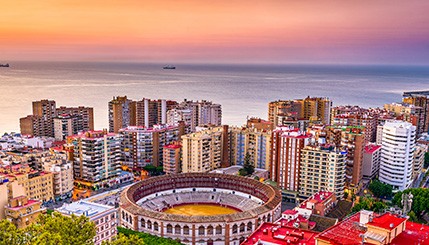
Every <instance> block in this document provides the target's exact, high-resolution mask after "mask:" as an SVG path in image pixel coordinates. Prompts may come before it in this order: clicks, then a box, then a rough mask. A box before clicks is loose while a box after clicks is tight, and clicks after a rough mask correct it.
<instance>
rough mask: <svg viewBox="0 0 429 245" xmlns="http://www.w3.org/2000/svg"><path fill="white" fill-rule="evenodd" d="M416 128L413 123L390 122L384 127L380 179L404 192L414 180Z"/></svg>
mask: <svg viewBox="0 0 429 245" xmlns="http://www.w3.org/2000/svg"><path fill="white" fill-rule="evenodd" d="M415 142H416V127H415V126H413V125H412V124H411V123H408V122H404V121H398V120H389V121H387V122H386V123H385V124H384V126H383V137H382V146H381V162H380V174H379V179H380V181H381V182H383V183H386V184H389V185H392V186H393V189H394V190H396V191H397V190H399V191H403V190H405V189H407V188H409V187H410V185H411V183H412V181H413V179H412V177H413V164H414V150H415Z"/></svg>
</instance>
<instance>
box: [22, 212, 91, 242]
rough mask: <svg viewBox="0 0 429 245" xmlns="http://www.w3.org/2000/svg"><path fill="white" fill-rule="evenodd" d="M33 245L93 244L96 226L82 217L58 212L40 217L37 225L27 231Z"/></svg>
mask: <svg viewBox="0 0 429 245" xmlns="http://www.w3.org/2000/svg"><path fill="white" fill-rule="evenodd" d="M25 232H26V234H28V236H29V239H30V242H31V244H61V245H73V244H82V245H85V244H93V239H94V236H95V234H96V233H95V224H94V223H93V222H91V221H90V220H89V218H88V217H86V216H84V215H81V216H75V215H72V216H70V217H68V216H64V215H61V214H60V213H58V212H54V213H52V215H40V216H39V218H38V220H37V222H36V223H35V224H32V225H30V226H29V227H27V229H26V231H25Z"/></svg>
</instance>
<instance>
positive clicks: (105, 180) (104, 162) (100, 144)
mask: <svg viewBox="0 0 429 245" xmlns="http://www.w3.org/2000/svg"><path fill="white" fill-rule="evenodd" d="M67 140H68V142H69V143H70V144H71V146H72V147H69V148H70V149H72V155H71V156H72V159H71V160H72V161H73V170H74V171H73V172H74V178H75V182H78V183H81V184H82V185H84V186H88V187H94V188H101V187H105V186H109V184H110V182H109V181H110V180H112V179H115V178H116V177H118V176H119V174H120V167H121V157H122V154H121V136H120V135H118V134H114V133H107V131H88V132H82V133H79V134H78V135H74V136H71V137H69V138H67Z"/></svg>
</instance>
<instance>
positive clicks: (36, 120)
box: [20, 100, 56, 137]
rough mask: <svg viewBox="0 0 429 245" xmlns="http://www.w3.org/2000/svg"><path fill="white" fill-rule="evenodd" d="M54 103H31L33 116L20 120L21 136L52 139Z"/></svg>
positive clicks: (48, 101)
mask: <svg viewBox="0 0 429 245" xmlns="http://www.w3.org/2000/svg"><path fill="white" fill-rule="evenodd" d="M55 115H56V107H55V101H53V100H41V101H33V114H32V115H29V116H27V117H24V118H21V119H20V128H21V134H25V135H33V136H47V137H54V121H53V120H54V117H55Z"/></svg>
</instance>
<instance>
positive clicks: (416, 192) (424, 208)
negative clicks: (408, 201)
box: [392, 188, 429, 219]
mask: <svg viewBox="0 0 429 245" xmlns="http://www.w3.org/2000/svg"><path fill="white" fill-rule="evenodd" d="M402 193H411V194H413V203H412V205H411V212H413V214H414V215H415V216H416V217H417V218H419V219H421V218H422V217H423V215H424V214H426V213H428V212H429V189H425V188H412V189H408V190H405V191H403V192H401V191H400V192H398V193H396V195H395V196H394V197H393V200H392V202H393V204H395V205H398V206H399V207H402V203H401V202H402ZM411 212H410V213H409V214H408V215H410V216H411Z"/></svg>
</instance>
